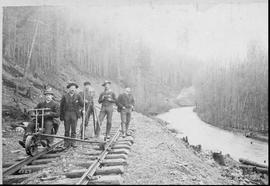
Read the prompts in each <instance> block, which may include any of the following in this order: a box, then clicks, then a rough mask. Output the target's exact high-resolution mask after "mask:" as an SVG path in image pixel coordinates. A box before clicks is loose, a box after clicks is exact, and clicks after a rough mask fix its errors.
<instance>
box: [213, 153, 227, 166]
mask: <svg viewBox="0 0 270 186" xmlns="http://www.w3.org/2000/svg"><path fill="white" fill-rule="evenodd" d="M212 156H213V159H214V160H215V161H216V162H217V163H218V164H219V165H225V161H224V157H223V155H222V152H213V153H212Z"/></svg>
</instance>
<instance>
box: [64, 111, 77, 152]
mask: <svg viewBox="0 0 270 186" xmlns="http://www.w3.org/2000/svg"><path fill="white" fill-rule="evenodd" d="M77 121H78V117H77V114H76V112H74V111H66V112H65V116H64V125H65V137H71V138H76V127H77ZM74 143H75V142H74V141H71V140H68V139H65V140H64V146H65V147H68V146H70V145H74Z"/></svg>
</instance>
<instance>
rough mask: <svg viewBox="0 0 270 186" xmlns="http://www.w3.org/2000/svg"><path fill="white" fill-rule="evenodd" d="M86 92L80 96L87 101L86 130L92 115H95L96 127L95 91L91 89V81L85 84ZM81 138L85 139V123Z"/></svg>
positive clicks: (81, 128) (81, 130) (81, 129)
mask: <svg viewBox="0 0 270 186" xmlns="http://www.w3.org/2000/svg"><path fill="white" fill-rule="evenodd" d="M83 85H84V90H83V91H81V92H80V93H79V94H80V96H81V97H82V98H83V99H85V100H84V101H85V123H84V126H85V128H86V127H87V126H88V122H89V118H90V115H91V114H92V115H93V125H95V117H94V96H95V91H94V89H93V88H92V87H91V83H90V82H89V81H86V82H84V84H83ZM80 133H81V138H82V137H83V121H82V123H81V127H80Z"/></svg>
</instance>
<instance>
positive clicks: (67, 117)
mask: <svg viewBox="0 0 270 186" xmlns="http://www.w3.org/2000/svg"><path fill="white" fill-rule="evenodd" d="M78 87H79V86H78V85H77V84H76V83H69V84H68V85H67V89H68V93H66V94H64V95H63V97H62V99H61V102H60V120H61V121H64V125H65V136H66V137H71V138H75V137H76V127H77V121H78V118H79V117H80V115H81V114H80V108H81V107H83V99H82V97H81V96H80V95H79V94H77V93H76V89H77V88H78ZM74 144H75V142H74V141H70V140H64V147H70V146H72V147H75V145H74Z"/></svg>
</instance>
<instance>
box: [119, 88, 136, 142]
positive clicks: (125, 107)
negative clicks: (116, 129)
mask: <svg viewBox="0 0 270 186" xmlns="http://www.w3.org/2000/svg"><path fill="white" fill-rule="evenodd" d="M134 104H135V101H134V98H133V96H132V94H131V90H130V88H129V87H126V88H125V91H124V93H122V94H120V95H119V96H118V99H117V106H118V108H117V111H118V112H120V115H121V128H122V136H123V137H126V135H130V134H129V133H128V128H129V123H130V119H131V112H132V111H133V110H134ZM124 126H125V127H124ZM124 129H125V130H124Z"/></svg>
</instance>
